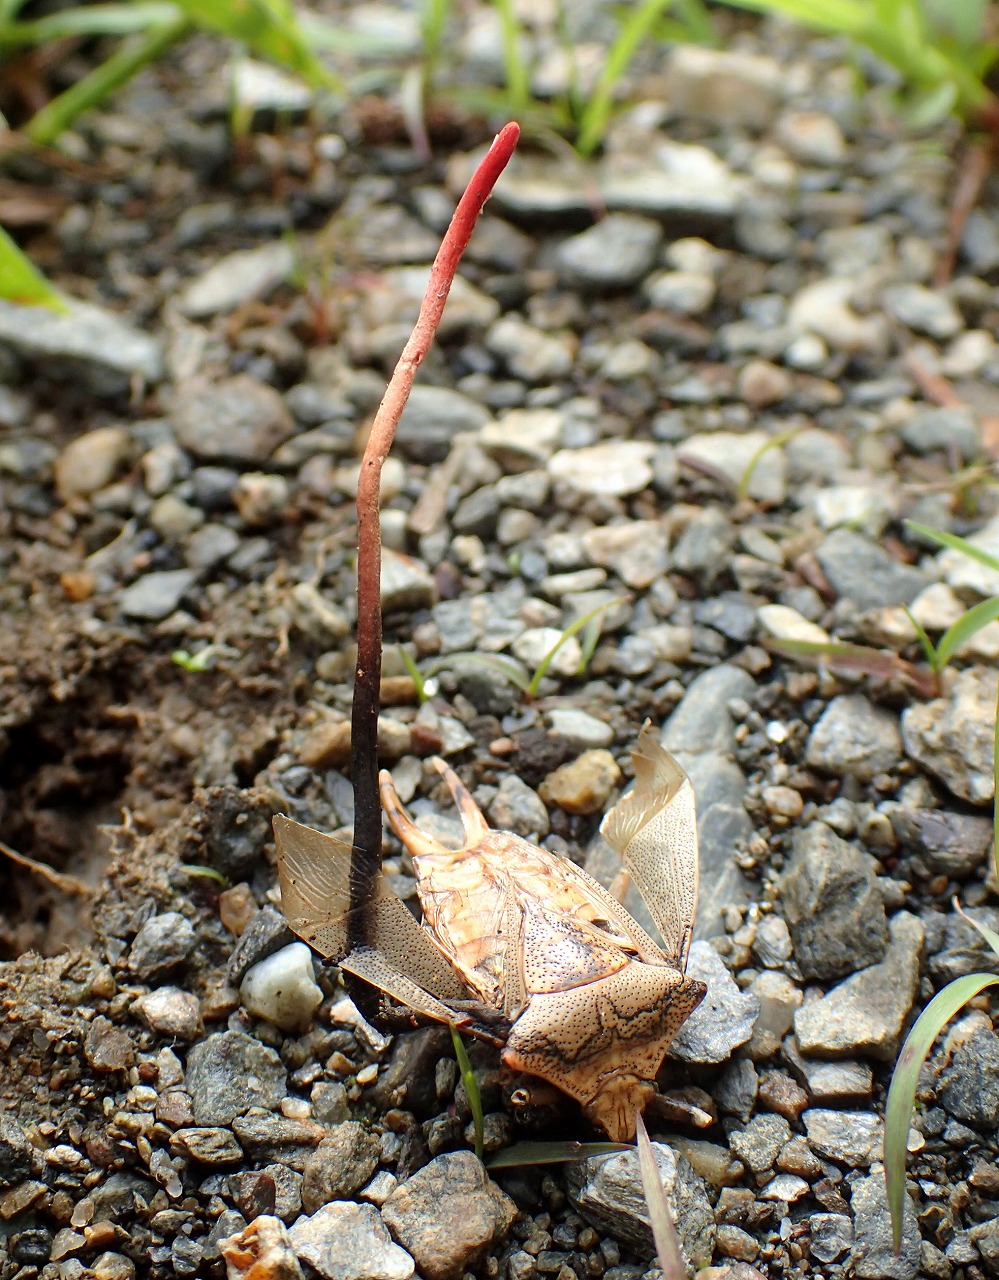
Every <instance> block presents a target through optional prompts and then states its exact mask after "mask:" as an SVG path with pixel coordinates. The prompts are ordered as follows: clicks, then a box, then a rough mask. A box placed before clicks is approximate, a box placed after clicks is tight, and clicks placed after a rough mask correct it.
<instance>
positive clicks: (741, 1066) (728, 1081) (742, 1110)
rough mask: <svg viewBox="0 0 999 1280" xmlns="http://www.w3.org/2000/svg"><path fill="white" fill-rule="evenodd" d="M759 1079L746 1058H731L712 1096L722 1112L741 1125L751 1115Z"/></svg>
mask: <svg viewBox="0 0 999 1280" xmlns="http://www.w3.org/2000/svg"><path fill="white" fill-rule="evenodd" d="M759 1085H760V1077H759V1075H758V1074H757V1071H756V1068H755V1067H754V1066H753V1064H752V1063H751V1062H750V1060H749V1059H748V1058H733V1059H732V1061H731V1062H730V1063H729V1064H728V1066H727V1067H726V1068H725V1070H724V1071H723V1072H722V1073H721V1075H720V1076H719V1077H718V1079H717V1081H716V1082H715V1085H714V1088H713V1089H712V1096H713V1097H714V1100H715V1102H717V1103H718V1106H719V1107H720V1108H721V1109H722V1111H724V1112H726V1113H727V1114H728V1115H732V1116H737V1117H738V1118H739V1119H740V1120H741V1121H742V1122H743V1124H745V1123H746V1121H747V1120H748V1119H749V1117H750V1116H751V1115H752V1114H753V1107H754V1105H755V1104H756V1094H757V1091H758V1089H759Z"/></svg>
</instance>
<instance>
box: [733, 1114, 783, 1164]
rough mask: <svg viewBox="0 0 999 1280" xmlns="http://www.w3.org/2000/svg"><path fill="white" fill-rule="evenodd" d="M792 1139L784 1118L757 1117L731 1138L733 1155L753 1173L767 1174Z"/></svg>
mask: <svg viewBox="0 0 999 1280" xmlns="http://www.w3.org/2000/svg"><path fill="white" fill-rule="evenodd" d="M790 1139H791V1126H790V1125H789V1124H788V1122H787V1121H786V1120H785V1119H784V1117H783V1116H775V1115H760V1116H755V1117H754V1118H753V1119H752V1120H750V1122H749V1124H747V1125H746V1127H745V1129H740V1130H737V1131H736V1132H734V1133H733V1134H732V1135H731V1136H730V1138H729V1145H730V1146H731V1148H732V1154H733V1155H736V1156H738V1157H739V1159H740V1160H741V1161H742V1162H743V1163H744V1164H746V1165H748V1167H749V1168H750V1169H751V1170H752V1171H753V1173H766V1172H767V1170H768V1169H772V1168H773V1167H774V1164H775V1163H776V1160H777V1157H778V1155H780V1152H781V1148H782V1147H783V1146H784V1145H785V1143H787V1142H789V1141H790Z"/></svg>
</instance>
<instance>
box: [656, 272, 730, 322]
mask: <svg viewBox="0 0 999 1280" xmlns="http://www.w3.org/2000/svg"><path fill="white" fill-rule="evenodd" d="M715 289H716V286H715V282H714V280H712V278H711V276H709V275H702V274H701V273H700V272H698V271H657V272H655V273H654V274H653V275H651V276H649V277H648V279H647V280H646V281H645V285H644V292H645V296H646V297H647V298H648V300H649V302H650V303H651V305H652V306H653V307H659V308H660V309H661V310H663V311H677V312H679V313H680V314H681V315H685V316H699V315H701V314H702V313H703V312H705V311H707V309H708V308H709V307H710V306H711V304H712V302H714V300H715Z"/></svg>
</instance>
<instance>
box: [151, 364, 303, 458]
mask: <svg viewBox="0 0 999 1280" xmlns="http://www.w3.org/2000/svg"><path fill="white" fill-rule="evenodd" d="M170 421H171V423H172V425H173V429H174V433H175V434H176V436H177V440H178V442H179V443H180V444H181V445H183V446H184V448H185V449H188V450H189V451H190V452H191V453H193V454H194V456H195V457H196V458H199V459H201V460H204V461H213V462H231V463H233V464H235V465H237V466H239V465H245V464H250V465H252V464H254V463H261V462H266V461H267V459H268V458H269V457H270V456H271V454H272V453H273V452H274V450H275V449H276V448H277V447H278V445H279V444H281V443H282V442H283V441H285V440H287V439H288V437H289V436H290V435H291V434H292V432H293V431H294V429H295V424H294V421H293V420H292V416H291V414H290V413H289V412H288V410H287V409H286V408H285V405H284V401H283V400H282V399H281V397H280V396H279V395H278V393H277V392H276V391H275V390H274V388H273V387H271V386H268V385H267V383H264V382H259V381H258V380H257V379H256V378H252V377H250V375H249V374H245V373H241V374H237V375H236V376H235V377H233V378H225V379H223V380H222V381H220V382H210V381H208V380H207V379H206V378H203V377H197V378H191V379H190V380H189V381H187V382H185V383H183V384H182V385H181V386H180V387H179V388H178V390H177V394H176V398H175V399H174V402H173V406H172V409H171V413H170Z"/></svg>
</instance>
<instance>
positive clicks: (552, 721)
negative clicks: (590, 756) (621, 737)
mask: <svg viewBox="0 0 999 1280" xmlns="http://www.w3.org/2000/svg"><path fill="white" fill-rule="evenodd" d="M548 724H549V727H550V732H551V734H552V735H553V737H556V738H565V740H566V741H567V742H571V743H572V745H573V746H574V747H579V748H580V750H582V751H586V750H588V749H592V748H594V747H609V746H610V745H611V743H612V742H613V741H614V730H613V729H612V728H611V726H610V725H609V724H608V723H607V722H606V720H600V719H598V718H597V717H596V716H592V715H590V713H589V712H588V711H581V710H579V709H578V708H576V707H553V708H552V710H551V711H549V713H548Z"/></svg>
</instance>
